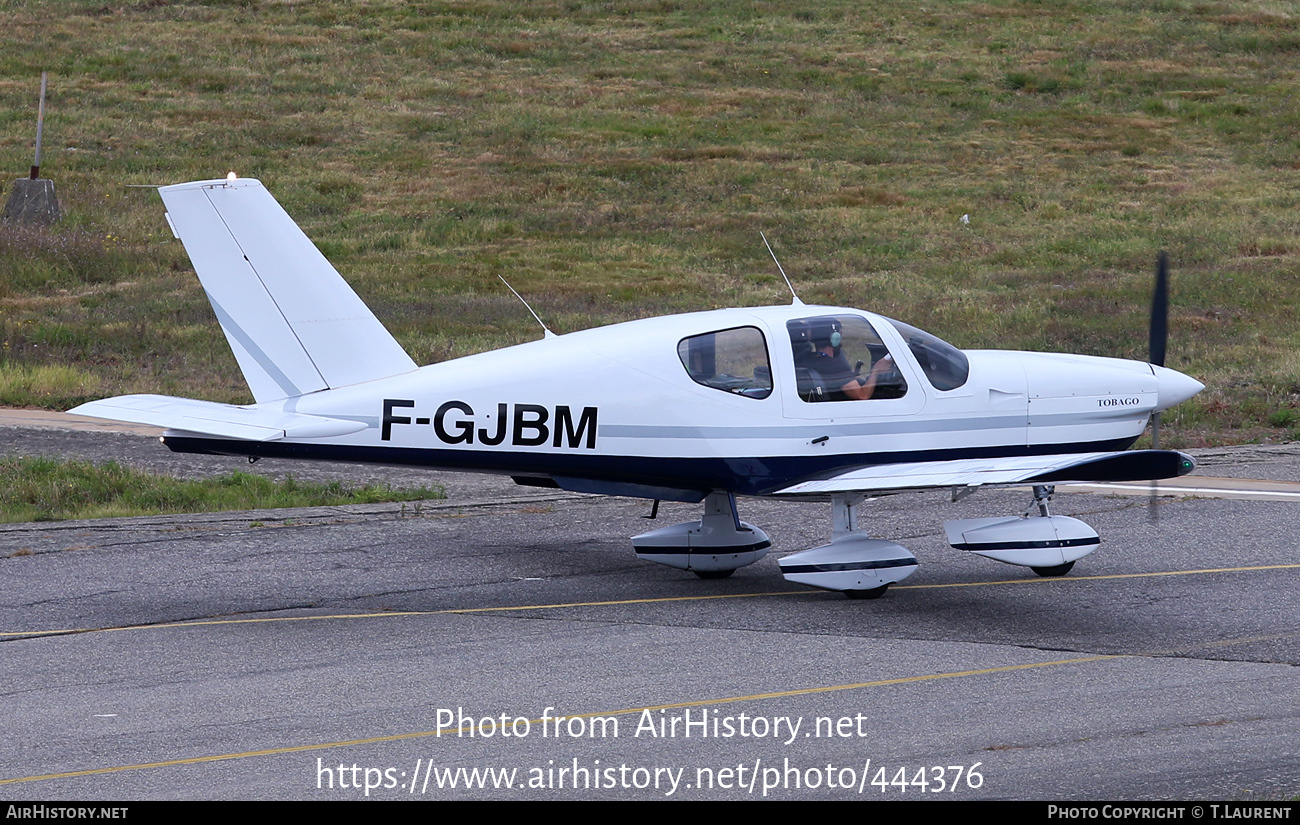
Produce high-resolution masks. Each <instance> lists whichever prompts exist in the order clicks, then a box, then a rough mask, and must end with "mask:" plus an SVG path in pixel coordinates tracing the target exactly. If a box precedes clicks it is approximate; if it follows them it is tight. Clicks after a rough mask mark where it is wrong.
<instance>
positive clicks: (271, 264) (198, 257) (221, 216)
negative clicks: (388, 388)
mask: <svg viewBox="0 0 1300 825" xmlns="http://www.w3.org/2000/svg"><path fill="white" fill-rule="evenodd" d="M159 194H161V195H162V199H163V203H164V204H166V206H167V220H168V223H170V224H171V227H172V232H173V233H174V234H175V235H176V237H178V238H180V239H181V243H183V244H184V245H185V251H186V252H187V253H189V256H190V260H191V261H192V262H193V263H194V269H195V271H196V272H197V273H198V275H199V281H200V282H202V284H203V289H204V291H205V292H206V293H207V295H208V300H209V301H211V303H212V309H213V311H214V312H216V314H217V320H218V321H219V322H220V323H221V330H222V332H224V333H225V334H226V340H227V341H228V342H229V343H230V348H231V349H232V350H234V353H235V359H236V360H237V361H238V362H239V368H240V369H241V370H243V373H244V379H245V380H246V381H248V387H249V389H251V390H252V392H253V397H254V398H255V399H257V401H259V402H261V401H276V400H279V399H282V398H292V397H295V396H299V395H304V394H306V393H309V392H316V391H318V390H323V389H329V388H332V387H343V386H347V385H349V384H358V383H360V382H362V381H371V380H374V379H376V378H386V377H388V376H390V375H398V374H400V373H403V372H409V371H411V370H413V369H415V362H414V361H412V360H411V358H410V356H409V355H407V354H406V352H405V350H403V349H402V347H401V345H400V344H398V343H397V341H396V340H395V339H394V338H393V336H392V335H390V334H389V332H388V330H386V329H384V326H383V324H381V323H379V319H377V318H375V316H374V313H372V312H371V311H370V309H369V308H368V307H367V306H366V305H365V304H364V303H362V302H361V299H360V298H358V297H357V294H356V293H355V292H353V291H352V288H351V287H350V286H348V284H347V282H346V281H344V280H343V277H342V276H341V275H339V273H338V271H337V270H335V269H334V267H333V266H331V265H330V262H329V261H327V260H325V256H324V255H322V254H321V253H320V250H318V249H317V248H316V246H315V245H314V244H313V243H312V242H311V241H310V240H309V239H308V238H307V236H306V235H304V234H303V232H302V230H301V229H299V228H298V225H297V224H295V223H294V222H293V220H292V219H291V218H290V217H289V215H288V213H286V212H285V211H284V209H283V208H281V206H280V204H279V203H277V202H276V200H275V198H273V197H271V194H270V193H269V192H267V191H266V188H265V187H263V186H262V184H261V182H260V181H257V180H253V179H252V178H245V179H240V180H208V181H195V182H194V183H182V184H178V185H176V186H165V187H163V188H161V189H160V190H159Z"/></svg>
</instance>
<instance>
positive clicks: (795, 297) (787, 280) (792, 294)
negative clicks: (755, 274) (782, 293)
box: [758, 229, 803, 306]
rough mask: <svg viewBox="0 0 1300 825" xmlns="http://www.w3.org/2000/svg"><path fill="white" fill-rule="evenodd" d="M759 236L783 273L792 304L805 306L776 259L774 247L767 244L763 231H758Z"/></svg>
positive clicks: (783, 268)
mask: <svg viewBox="0 0 1300 825" xmlns="http://www.w3.org/2000/svg"><path fill="white" fill-rule="evenodd" d="M758 234H759V236H760V237H762V239H763V245H764V246H766V247H767V254H769V255H771V256H772V262H773V263H775V264H776V268H777V269H778V270H779V271H780V272H781V277H782V278H784V279H785V286H786V289H788V290H790V297H792V298H794V300H793V301H791V303H792V304H794V305H795V306H803V301H800V300H799V296H798V295H797V294H796V293H795V291H794V286H793V285H792V284H791V283H790V278H789V276H788V275H786V274H785V267H783V266H781V262H780V261H778V260H777V259H776V253H775V252H773V251H772V245H771V244H770V243H768V242H767V236H766V235H764V234H763V230H761V229H760V230H759V231H758Z"/></svg>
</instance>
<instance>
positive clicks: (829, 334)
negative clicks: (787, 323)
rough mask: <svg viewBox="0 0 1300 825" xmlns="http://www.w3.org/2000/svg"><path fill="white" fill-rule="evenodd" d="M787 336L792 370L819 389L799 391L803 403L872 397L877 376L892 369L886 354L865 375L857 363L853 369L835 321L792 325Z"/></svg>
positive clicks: (829, 319)
mask: <svg viewBox="0 0 1300 825" xmlns="http://www.w3.org/2000/svg"><path fill="white" fill-rule="evenodd" d="M790 333H791V335H790V340H791V344H792V346H793V347H794V365H795V368H796V369H797V370H806V371H807V372H808V374H809V375H810V376H811V377H812V379H811V380H812V381H813V382H815V383H816V384H817V387H818V389H819V390H820V391H814V392H809V393H804V392H803V390H802V388H801V392H800V394H801V395H804V396H805V398H806V400H809V401H845V400H859V401H860V400H865V399H868V398H872V397H874V396H875V393H876V384H877V382H878V380H879V379H880V376H882V375H884V374H886V373H888V372H890V371H892V370H893V369H894V359H893V357H891V356H890V355H889V354H885V355H884V356H883V357H881V358H880V359H879V360H877V361H876V362H875V363H874V364H873V365H872V367H871V372H870V373H868V374H867V375H866V376H863V375H862V374H861V370H862V362H861V361H859V362H858V364H857V367H853V366H851V365H850V364H849V360H848V358H846V357H845V356H844V352H843V349H842V345H843V343H844V331H843V326H842V325H841V323H840V321H839V319H837V318H830V317H827V318H810V319H808V320H806V321H802V322H799V323H798V325H796V324H793V323H792V324H791V329H790ZM802 383H804V381H803V380H801V384H802Z"/></svg>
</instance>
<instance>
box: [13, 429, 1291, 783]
mask: <svg viewBox="0 0 1300 825" xmlns="http://www.w3.org/2000/svg"><path fill="white" fill-rule="evenodd" d="M0 438H2V439H3V440H4V443H5V444H6V446H7V448H8V450H9V451H11V452H44V453H46V454H60V455H70V454H71V455H80V456H84V457H91V458H96V457H99V458H103V457H118V458H119V459H125V460H128V461H131V462H133V463H139V464H142V465H145V466H150V467H153V468H155V469H159V468H162V467H166V466H172V467H178V468H179V470H180V471H181V472H185V473H188V474H202V473H205V472H210V471H213V470H220V471H223V472H228V471H230V470H231V469H247V465H244V464H241V463H240V462H238V461H236V460H234V459H218V458H203V457H183V456H173V455H171V454H170V453H168V452H167V451H166V450H165V449H164V448H162V447H161V446H160V445H158V444H157V442H156V441H153V440H151V439H149V438H148V437H147V434H141V433H135V434H123V433H116V432H69V431H66V430H62V429H50V428H45V429H41V428H39V427H38V428H32V427H29V426H24V427H22V428H12V427H11V428H9V429H4V430H0ZM1201 457H1202V459H1203V464H1202V467H1201V472H1203V473H1208V474H1211V475H1212V476H1214V477H1216V478H1215V479H1214V480H1210V479H1209V478H1207V477H1205V476H1201V477H1199V478H1189V479H1185V480H1184V481H1185V482H1189V483H1190V482H1193V481H1195V482H1196V484H1197V486H1196V487H1195V489H1196V490H1200V491H1201V492H1191V491H1190V490H1189V489H1175V488H1173V487H1168V488H1166V487H1161V488H1160V490H1159V491H1158V494H1157V495H1156V496H1154V497H1152V496H1151V494H1149V493H1147V492H1144V491H1137V492H1138V493H1139V494H1136V495H1133V494H1130V493H1133V492H1134V491H1130V490H1119V491H1116V490H1106V491H1103V492H1069V493H1063V494H1061V495H1059V496H1058V497H1057V500H1056V502H1055V508H1054V509H1055V512H1058V513H1061V514H1065V515H1075V516H1078V517H1081V518H1084V519H1085V520H1086V521H1088V522H1089V523H1090V524H1092V525H1093V526H1094V527H1096V528H1097V529H1098V531H1099V532H1100V533H1101V535H1102V539H1103V543H1102V546H1101V549H1100V550H1099V551H1098V552H1096V553H1095V554H1093V555H1092V556H1090V557H1088V558H1086V559H1084V560H1083V561H1081V562H1080V563H1079V564H1078V565H1077V566H1076V568H1075V572H1074V573H1072V574H1071V575H1070V576H1068V577H1065V578H1063V579H1040V578H1037V577H1036V576H1034V575H1033V574H1032V573H1031V572H1030V571H1028V570H1022V569H1020V568H1014V567H1008V566H1003V565H999V564H996V563H994V562H991V561H987V560H984V559H979V558H974V557H970V556H967V555H964V554H961V553H958V552H957V551H954V550H951V549H950V548H948V547H947V545H946V542H945V541H944V536H943V530H942V521H943V520H945V519H950V518H970V517H977V516H982V515H999V514H1009V513H1014V512H1019V511H1021V510H1023V509H1024V507H1025V505H1026V504H1027V503H1028V496H1027V494H1026V493H1024V492H1020V491H987V492H982V493H980V494H977V495H975V496H972V497H970V498H967V499H965V500H963V501H961V502H958V503H955V504H954V503H951V502H950V501H948V499H947V497H946V496H944V495H943V494H942V493H927V494H916V495H907V496H894V497H889V498H884V499H881V500H879V501H876V502H873V503H872V504H871V505H870V516H871V518H872V524H873V528H874V529H873V532H875V533H876V534H877V535H881V536H882V537H885V538H889V539H891V540H894V541H898V542H899V543H901V544H903V545H905V546H907V547H908V548H909V549H911V550H913V552H914V553H915V554H916V555H917V557H918V558H919V559H920V560H921V563H922V566H921V569H920V570H919V571H918V572H917V573H916V574H915V575H914V576H912V577H911V578H910V579H908V580H907V581H906V582H905V583H904V584H903V585H898V586H896V587H895V588H893V589H891V590H890V592H889V593H888V594H887V595H886V596H885V597H884V598H883V599H880V600H878V601H866V602H855V601H849V600H846V599H844V598H843V597H841V596H838V595H834V594H829V593H821V592H817V591H813V590H809V589H806V588H800V587H797V586H793V585H790V584H788V583H786V582H784V581H783V580H782V579H781V577H780V574H779V572H778V570H777V566H776V561H775V557H776V556H778V555H780V554H783V553H786V552H792V551H795V550H799V549H803V548H806V547H811V546H813V545H815V544H818V543H821V542H822V541H823V540H824V539H825V538H826V537H827V533H828V531H829V518H828V514H827V508H826V507H825V505H816V504H795V503H781V502H768V501H750V500H742V502H741V510H742V517H744V518H745V519H746V520H747V521H750V522H753V523H755V524H760V525H762V526H763V527H764V529H766V530H768V532H769V533H770V534H771V536H772V538H773V541H774V545H775V549H774V552H773V555H772V556H770V557H769V558H767V559H764V560H763V561H761V562H759V563H758V564H755V565H753V566H751V567H748V568H744V569H742V570H740V571H738V572H737V573H736V575H735V576H733V577H732V578H730V579H727V580H723V581H702V580H699V579H696V578H695V577H694V576H691V575H689V574H683V573H679V572H677V571H673V570H669V569H667V568H662V567H658V566H655V565H650V564H646V563H643V562H639V561H637V560H636V559H635V558H634V557H633V555H632V552H631V548H630V545H629V543H628V540H627V537H628V536H629V535H631V534H633V533H637V532H641V531H642V530H645V529H649V527H651V526H658V525H662V524H670V523H673V522H674V521H686V520H690V519H692V518H697V517H698V513H696V512H695V511H696V509H697V508H696V507H694V506H686V505H680V506H679V505H664V506H663V507H662V508H661V510H660V514H659V519H660V520H659V521H658V522H654V523H649V522H646V521H645V520H643V519H642V518H641V516H643V515H645V514H646V513H647V511H648V507H647V506H646V503H645V502H640V501H632V500H625V499H605V498H596V497H586V496H576V495H568V494H559V495H557V494H553V493H552V492H551V491H536V490H525V489H523V488H515V487H514V486H513V485H511V484H510V483H509V481H508V480H505V481H503V480H501V479H493V478H481V477H474V476H436V477H435V476H434V475H433V474H420V473H411V471H397V472H400V473H401V474H402V478H401V479H400V480H403V481H406V480H409V479H407V478H406V474H408V473H411V474H412V475H414V476H418V477H419V481H420V483H429V482H430V481H433V482H442V481H446V482H447V483H448V485H449V487H448V496H449V497H448V500H446V501H441V502H427V503H422V504H420V505H418V506H417V505H412V504H407V505H405V506H403V505H376V506H368V507H350V508H319V509H313V510H296V511H273V512H267V511H264V512H259V513H237V514H221V515H208V516H185V517H158V518H143V519H112V520H103V521H85V522H61V523H41V524H25V525H0V571H2V574H0V642H3V646H2V647H0V653H2V654H3V658H4V662H5V667H4V668H3V671H0V693H2V694H3V702H2V703H0V706H2V707H3V710H2V711H0V713H3V718H4V723H3V730H4V732H5V735H4V737H3V739H2V741H0V798H4V799H8V800H14V799H42V800H57V799H81V800H87V799H92V800H101V799H156V798H183V799H195V798H214V799H354V798H365V797H367V796H368V797H369V798H372V799H431V800H432V799H445V798H473V799H531V798H544V799H571V798H583V799H588V798H601V799H655V798H674V799H701V798H705V799H733V798H734V799H748V798H763V797H766V798H775V799H832V798H858V797H861V798H863V799H879V798H884V799H900V798H906V799H922V798H933V797H936V796H942V797H943V798H949V799H953V798H962V799H991V798H997V799H1236V800H1252V799H1281V798H1289V797H1294V795H1295V794H1296V793H1297V792H1300V670H1298V669H1297V665H1300V644H1298V643H1300V598H1298V596H1300V552H1298V548H1300V539H1298V538H1297V536H1298V535H1300V502H1295V501H1293V500H1288V498H1287V496H1286V495H1284V494H1288V493H1294V492H1296V489H1295V483H1296V482H1300V449H1295V448H1293V447H1291V446H1283V447H1277V448H1253V449H1246V450H1237V451H1221V452H1215V453H1206V454H1203V455H1202V456H1201ZM254 469H256V470H259V471H264V472H285V471H286V469H287V470H288V471H289V472H292V473H293V474H294V475H297V476H300V477H301V476H306V475H311V474H312V473H314V472H320V473H332V472H337V473H348V472H357V473H361V474H362V475H363V476H364V477H370V478H380V479H383V478H393V473H390V471H389V470H387V469H385V468H355V469H354V468H336V469H331V468H328V467H326V468H320V467H316V468H313V467H311V466H310V465H291V464H287V463H282V464H280V465H279V466H278V467H277V466H274V463H273V462H270V461H263V462H260V463H259V464H257V465H256V466H255V467H254ZM1230 477H1235V478H1238V479H1243V480H1245V481H1242V482H1239V483H1232V484H1230V483H1228V482H1226V481H1223V480H1222V479H1226V478H1230ZM1250 479H1267V480H1268V481H1269V482H1270V483H1268V484H1264V483H1255V482H1252V481H1249V480H1250ZM1221 489H1238V490H1240V489H1245V490H1247V491H1248V492H1250V491H1254V492H1255V493H1256V495H1253V496H1251V497H1247V498H1230V497H1219V494H1217V493H1213V492H1204V491H1213V490H1221ZM1261 489H1264V490H1271V491H1272V492H1273V493H1275V495H1272V496H1269V497H1264V498H1261V497H1259V496H1258V495H1257V493H1258V491H1259V490H1261ZM1201 496H1214V497H1201ZM560 717H565V718H564V719H563V720H562V721H559V719H560ZM674 725H675V726H676V727H673V726H674ZM452 783H455V785H456V787H451V785H452ZM467 784H469V785H471V786H472V787H466V785H467ZM507 785H508V787H507ZM367 786H369V788H367Z"/></svg>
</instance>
